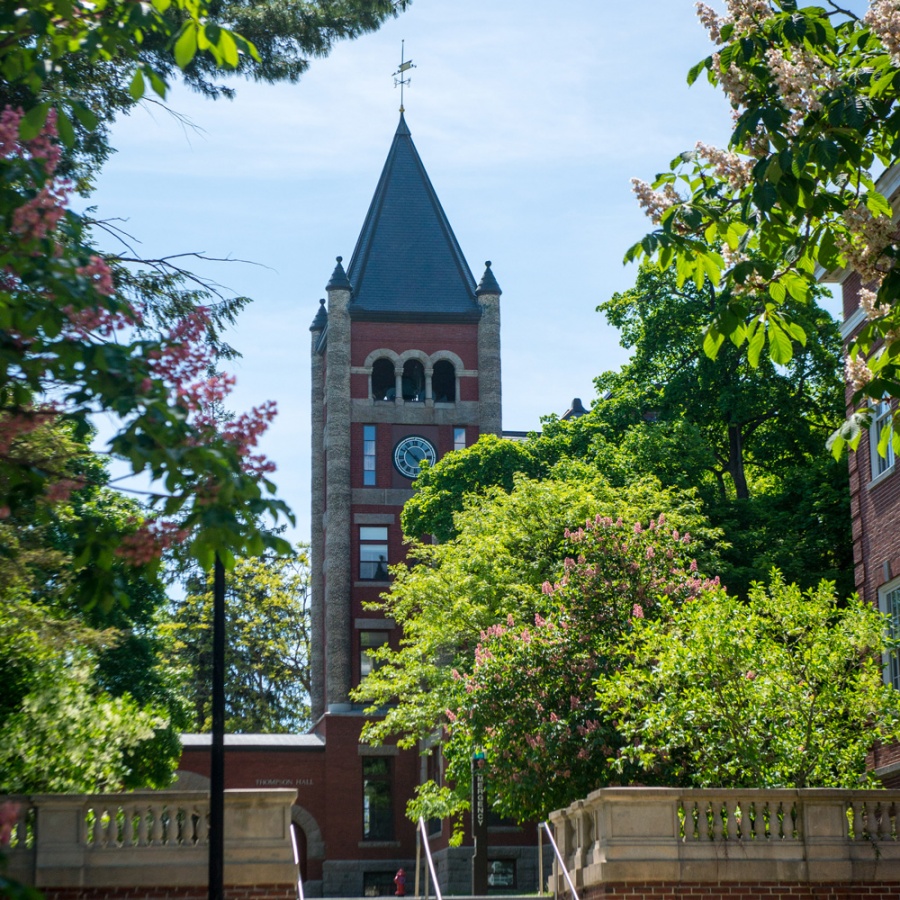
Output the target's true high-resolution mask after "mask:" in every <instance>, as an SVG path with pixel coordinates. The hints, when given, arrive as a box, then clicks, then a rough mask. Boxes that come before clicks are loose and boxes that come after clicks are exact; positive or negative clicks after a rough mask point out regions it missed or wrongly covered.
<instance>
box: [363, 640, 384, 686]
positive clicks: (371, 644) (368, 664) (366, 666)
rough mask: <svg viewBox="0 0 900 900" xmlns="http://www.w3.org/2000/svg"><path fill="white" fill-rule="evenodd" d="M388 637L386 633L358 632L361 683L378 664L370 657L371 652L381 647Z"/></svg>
mask: <svg viewBox="0 0 900 900" xmlns="http://www.w3.org/2000/svg"><path fill="white" fill-rule="evenodd" d="M389 637H390V634H389V632H387V631H360V633H359V678H360V681H362V679H363V678H365V677H366V676H367V675H371V674H372V672H374V671H375V670H376V669H377V668H378V666H379V665H380V663H379V662H378V660H376V659H375V658H374V656H373V655H372V651H373V650H377V649H378V648H379V647H383V646H384V645H385V644H386V643H387V642H388V639H389Z"/></svg>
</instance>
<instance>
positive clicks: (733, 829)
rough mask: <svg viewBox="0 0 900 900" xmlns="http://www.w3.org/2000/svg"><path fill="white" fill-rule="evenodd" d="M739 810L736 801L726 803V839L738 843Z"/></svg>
mask: <svg viewBox="0 0 900 900" xmlns="http://www.w3.org/2000/svg"><path fill="white" fill-rule="evenodd" d="M737 809H738V804H737V803H736V802H735V801H734V800H726V801H725V815H726V818H725V837H726V838H727V839H728V840H729V841H736V840H737V839H738V824H737V823H738V816H737ZM741 813H742V814H743V808H742V809H741ZM742 821H743V819H742Z"/></svg>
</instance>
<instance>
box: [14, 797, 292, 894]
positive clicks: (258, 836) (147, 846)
mask: <svg viewBox="0 0 900 900" xmlns="http://www.w3.org/2000/svg"><path fill="white" fill-rule="evenodd" d="M295 797H296V791H293V790H284V789H280V790H279V789H276V790H235V791H226V793H225V822H224V833H225V884H226V885H230V886H241V885H245V886H246V885H253V886H264V887H265V886H268V887H270V888H272V890H271V891H269V892H268V893H269V894H270V895H272V896H279V897H281V896H285V895H288V896H295V895H296V893H295V892H296V884H297V866H296V864H295V861H294V850H293V843H292V840H291V831H290V829H291V804H292V802H293V801H294V799H295ZM5 799H7V800H12V801H14V802H16V803H18V805H19V814H18V822H17V824H16V826H15V827H14V828H13V833H12V839H11V842H10V847H9V848H8V852H7V857H8V872H9V874H10V875H11V876H12V877H13V878H16V879H17V880H19V881H22V882H24V883H25V884H30V885H34V886H35V887H38V888H41V889H42V890H43V891H44V893H45V895H47V896H53V894H54V889H69V888H74V887H77V888H80V889H89V890H88V893H86V894H84V896H86V897H87V896H94V897H98V898H99V897H103V896H105V895H106V894H105V893H104V890H105V889H118V888H125V887H128V886H137V885H139V886H140V887H141V888H143V889H145V890H146V889H150V888H154V887H158V888H190V887H199V886H204V885H206V881H207V875H208V859H209V795H208V794H207V793H205V792H194V791H190V792H186V791H137V792H134V793H118V794H91V795H66V794H44V795H36V796H28V797H9V798H5ZM292 888H293V891H294V893H293V894H291V889H292ZM257 893H258V894H259V896H266V893H267V892H266V890H261V891H259V892H257ZM114 895H115V891H114V890H113V891H110V892H109V893H108V896H114ZM159 895H160V896H161V897H162V896H166V891H164V890H161V891H160V892H159Z"/></svg>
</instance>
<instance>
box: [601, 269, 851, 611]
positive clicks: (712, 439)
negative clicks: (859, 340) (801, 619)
mask: <svg viewBox="0 0 900 900" xmlns="http://www.w3.org/2000/svg"><path fill="white" fill-rule="evenodd" d="M710 304H711V297H710V293H709V291H707V290H705V289H704V290H698V289H697V287H696V286H695V285H694V284H693V283H689V282H686V283H684V284H683V285H682V286H681V287H680V288H679V287H678V286H677V284H676V278H675V276H674V273H671V272H659V271H658V270H657V269H655V268H653V267H648V266H644V267H642V269H641V271H640V273H639V275H638V279H637V282H636V283H635V286H634V288H632V289H631V290H629V291H626V292H625V293H622V294H616V295H615V296H613V297H612V298H611V299H610V300H608V301H607V302H605V303H603V304H601V306H600V307H599V310H600V311H601V312H603V313H604V314H605V315H606V318H607V320H608V321H609V322H610V324H612V325H614V326H616V327H617V328H619V329H620V331H621V335H622V338H621V343H622V346H623V347H625V348H627V349H629V350H631V351H632V356H631V359H630V360H629V361H628V363H626V364H625V365H624V366H623V367H622V369H621V370H620V371H618V372H605V373H603V374H602V375H601V376H600V377H599V378H598V379H597V382H596V383H597V389H598V394H599V395H600V397H602V398H603V399H602V400H600V401H598V402H597V403H596V404H595V406H594V409H593V411H592V413H591V416H592V417H593V418H594V419H595V420H596V425H595V426H594V427H595V428H599V429H601V433H602V434H603V436H604V438H605V441H606V442H607V446H605V447H604V446H601V445H599V444H596V445H595V447H596V449H595V451H594V458H595V461H596V464H597V465H598V466H599V467H601V468H604V467H606V466H609V465H610V464H611V465H613V466H614V467H615V469H616V471H618V472H619V473H620V477H623V478H628V477H633V476H629V474H628V473H629V471H633V472H650V473H652V474H654V475H656V476H657V477H658V478H659V479H660V480H661V481H662V482H663V483H664V484H667V485H673V486H679V487H694V488H696V489H697V490H698V492H699V493H700V496H701V497H702V498H703V502H704V510H705V512H706V513H707V515H708V516H709V518H710V521H711V522H713V523H714V524H715V525H717V526H719V527H720V528H721V529H722V531H723V533H724V536H725V541H726V543H727V544H728V545H729V546H728V547H727V548H723V567H722V568H721V569H720V570H719V574H720V575H721V576H722V580H723V581H724V583H725V584H726V585H727V586H728V588H729V590H730V591H731V592H732V593H735V594H738V595H740V596H746V594H747V591H748V590H749V587H750V583H751V582H752V581H754V580H759V579H761V578H763V577H764V576H765V575H766V573H767V572H768V571H770V570H771V568H772V567H773V566H776V567H778V568H780V569H782V570H783V571H784V572H785V573H786V574H787V575H788V577H789V578H790V579H791V580H794V581H797V582H799V583H801V584H802V585H803V586H804V587H812V586H813V585H815V584H817V583H818V582H819V581H820V580H821V579H822V578H828V579H831V580H835V581H837V583H838V586H839V592H840V593H841V594H842V595H849V594H850V593H851V592H852V590H853V581H852V568H853V567H852V559H851V553H852V545H851V537H850V511H849V485H848V475H847V470H846V466H845V465H842V464H841V463H840V462H836V461H834V460H833V459H832V458H831V457H830V455H829V454H828V453H827V452H826V450H825V448H824V443H825V439H826V437H827V436H828V434H829V432H830V431H831V428H832V426H833V422H834V420H835V418H836V417H839V416H840V415H841V412H842V410H843V404H844V387H843V382H842V379H841V375H840V346H841V345H840V335H839V333H838V329H837V326H836V324H835V323H834V321H833V320H832V318H831V316H830V315H828V313H827V312H825V311H823V310H821V309H819V308H818V307H815V306H813V307H807V306H804V305H802V304H798V303H796V302H794V301H791V302H789V303H786V304H785V308H786V309H787V310H789V311H790V312H791V314H792V315H793V316H794V319H795V320H796V321H800V322H802V323H803V326H804V329H805V331H806V334H807V340H806V343H805V345H804V346H803V347H801V348H799V349H798V352H796V353H795V354H794V355H793V357H792V358H791V360H790V361H789V362H787V363H786V364H785V365H782V366H776V365H775V364H774V363H773V362H772V361H771V360H770V359H768V358H763V359H761V360H760V361H759V363H758V365H757V366H755V367H754V366H751V365H750V364H749V363H748V361H747V359H746V356H745V355H744V354H742V353H740V352H739V351H738V350H737V348H735V347H733V346H731V345H726V346H725V347H723V348H722V350H721V352H720V353H719V356H718V358H717V359H716V360H711V359H709V357H707V356H706V355H705V354H704V353H703V352H702V350H701V349H700V346H699V344H698V342H697V340H696V334H697V330H698V328H701V327H702V324H703V322H704V321H705V319H706V318H707V317H708V315H709V313H710V308H711V306H710ZM584 427H587V424H585V426H584ZM609 444H612V445H613V448H614V450H613V452H610V449H611V448H610V447H609V446H608V445H609Z"/></svg>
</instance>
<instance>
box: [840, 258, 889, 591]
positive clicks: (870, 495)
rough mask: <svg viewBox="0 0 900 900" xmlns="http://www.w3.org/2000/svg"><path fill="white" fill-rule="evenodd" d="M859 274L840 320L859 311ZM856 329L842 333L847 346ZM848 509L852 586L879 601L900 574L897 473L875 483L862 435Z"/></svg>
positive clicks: (850, 283)
mask: <svg viewBox="0 0 900 900" xmlns="http://www.w3.org/2000/svg"><path fill="white" fill-rule="evenodd" d="M860 287H861V282H860V279H859V276H858V275H855V274H854V275H851V276H849V277H848V278H847V280H846V281H845V282H844V284H843V303H844V320H845V321H846V320H848V319H850V317H851V316H853V315H854V313H855V312H856V311H857V310H858V309H859V290H860ZM857 330H858V327H857V329H855V330H854V331H853V332H851V334H849V335H847V336H846V337H845V346H846V345H847V344H849V341H850V340H851V339H852V337H853V335H854V334H855V333H856V331H857ZM851 396H852V391H851V390H850V388H849V387H848V388H847V393H846V398H847V412H848V414H849V413H851V412H852V411H853V407H852V405H851ZM848 465H849V467H850V507H851V515H852V518H853V564H854V574H855V580H856V590H857V591H858V592H859V595H860V596H861V597H862V598H863V599H865V600H868V601H869V602H870V603H876V604H877V603H878V589H879V588H880V587H881V586H882V585H883V584H886V583H887V582H888V581H890V580H892V579H893V578H896V577H897V576H900V528H898V522H900V475H898V474H897V468H898V467H897V466H895V468H894V471H893V472H891V473H890V474H887V475H885V476H883V477H881V478H880V479H878V481H877V482H875V483H873V481H874V479H873V474H872V448H871V443H870V440H869V434H868V433H864V434H863V436H862V440H861V441H860V443H859V448H858V450H857V451H856V452H855V453H850V455H849V461H848Z"/></svg>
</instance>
